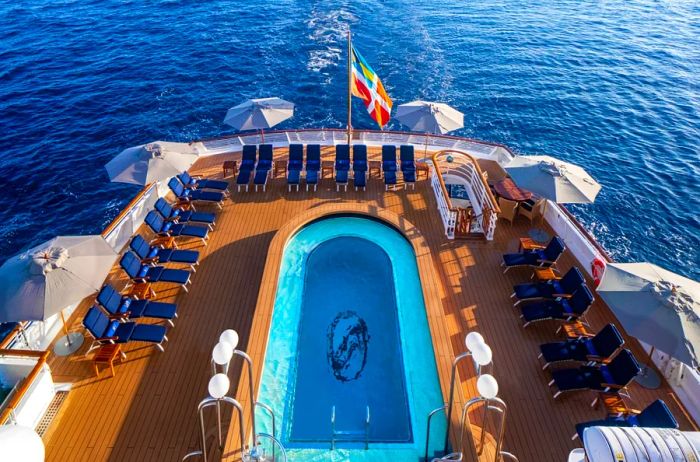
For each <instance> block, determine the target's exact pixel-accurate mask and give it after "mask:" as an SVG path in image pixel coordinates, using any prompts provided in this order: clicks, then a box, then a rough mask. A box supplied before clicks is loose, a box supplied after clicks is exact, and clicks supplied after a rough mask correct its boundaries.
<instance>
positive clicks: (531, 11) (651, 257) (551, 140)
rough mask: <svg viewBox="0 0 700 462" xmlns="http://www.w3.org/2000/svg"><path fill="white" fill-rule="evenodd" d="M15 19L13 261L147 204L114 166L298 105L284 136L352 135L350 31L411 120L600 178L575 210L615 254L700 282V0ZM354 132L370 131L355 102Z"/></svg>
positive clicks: (7, 164) (1, 25) (7, 95)
mask: <svg viewBox="0 0 700 462" xmlns="http://www.w3.org/2000/svg"><path fill="white" fill-rule="evenodd" d="M421 3H425V5H421ZM0 18H2V20H1V21H0V178H1V179H2V188H1V189H0V191H1V194H2V197H3V200H2V207H0V236H2V239H0V260H4V259H5V258H7V257H8V256H10V255H12V254H14V253H16V252H18V251H20V250H22V249H23V248H26V247H27V246H29V245H32V244H37V243H39V242H41V241H43V240H46V239H48V238H50V237H53V236H54V235H56V234H76V233H98V232H100V231H101V230H102V228H103V227H104V226H105V225H106V224H108V223H109V222H110V221H111V220H112V218H114V217H115V216H116V215H117V213H118V212H119V210H120V209H121V208H122V207H123V206H124V205H125V204H126V203H127V202H128V201H129V199H130V198H131V197H132V196H133V195H134V194H135V193H136V192H137V191H138V188H137V187H134V186H128V185H119V184H111V183H109V182H108V179H107V175H106V173H105V172H104V170H103V168H102V166H103V165H104V164H105V163H106V162H107V161H108V160H109V159H110V158H111V157H112V156H114V155H116V154H117V153H119V152H120V151H121V150H122V149H124V148H126V147H129V146H132V145H136V144H141V143H145V142H149V141H152V140H157V139H167V140H176V141H188V140H191V139H195V138H201V137H210V136H216V135H224V134H228V133H231V129H230V128H229V127H227V126H225V125H224V124H223V123H222V120H223V117H224V115H225V113H226V110H227V108H229V107H230V106H232V105H234V104H237V103H238V102H240V101H242V100H243V99H245V98H250V97H259V96H280V97H282V98H285V99H288V100H290V101H293V102H294V103H296V104H297V110H296V115H295V117H294V118H293V119H291V120H289V121H287V122H285V123H284V124H282V125H281V126H280V128H285V127H342V126H343V125H344V118H345V94H346V93H345V92H346V87H345V85H346V75H345V59H346V57H345V55H344V47H345V41H344V40H345V31H346V29H347V27H348V26H350V27H351V28H352V31H353V36H354V43H355V45H356V46H357V48H358V49H359V50H360V51H361V52H362V54H363V55H364V56H365V58H366V59H367V60H368V61H369V62H370V63H371V64H372V65H373V67H374V68H375V70H376V71H377V72H378V74H379V75H380V77H381V78H382V79H383V81H384V84H385V86H386V88H387V90H388V92H389V94H390V95H391V96H392V97H393V99H394V101H395V104H400V103H402V102H408V101H411V100H414V99H418V98H421V99H427V100H435V101H443V102H447V103H449V104H451V105H453V106H454V107H456V108H458V109H459V110H461V111H462V112H464V113H465V128H464V129H463V130H460V131H459V132H457V134H459V135H465V136H470V137H475V138H481V139H485V140H491V141H497V142H501V143H505V144H507V145H509V146H511V147H512V148H513V149H514V150H516V151H518V152H522V153H547V154H550V155H553V156H556V157H560V158H562V159H565V160H568V161H572V162H575V163H578V164H580V165H582V166H584V167H585V168H586V169H588V171H589V172H591V173H592V175H593V176H594V177H595V178H596V179H597V180H598V181H599V182H600V183H601V184H602V185H603V191H602V192H601V194H600V195H599V196H598V200H597V201H596V203H595V204H593V205H587V206H576V207H572V209H573V210H574V212H575V213H576V215H577V216H578V217H580V219H581V220H582V222H583V223H584V224H585V225H586V226H587V227H588V228H589V229H590V230H591V231H592V232H593V234H594V235H595V236H596V237H597V238H598V239H599V241H600V242H601V243H602V244H603V245H604V246H605V247H606V248H607V249H608V250H609V251H610V253H611V254H612V255H613V257H614V258H616V259H618V260H621V261H643V260H648V261H652V262H655V263H658V264H661V265H663V266H665V267H668V268H669V269H672V270H675V271H678V272H680V273H682V274H685V275H687V276H690V277H693V278H695V279H700V212H699V207H698V204H700V3H699V2H697V1H694V0H693V1H686V0H675V1H674V0H672V1H662V0H656V1H654V0H611V1H605V0H599V1H580V0H575V1H574V0H556V1H554V0H525V1H516V0H510V1H501V0H488V1H486V0H471V1H466V0H463V1H455V0H444V1H441V2H428V1H426V2H415V1H404V0H386V1H381V2H377V1H369V0H362V1H354V2H350V1H343V0H318V1H305V0H297V1H293V0H287V1H275V2H269V1H261V0H249V1H247V2H243V1H236V2H231V1H222V0H211V1H206V2H203V1H194V0H192V1H148V2H141V1H138V2H137V1H115V0H80V1H66V0H56V1H48V0H34V1H26V2H14V1H8V0H1V1H0ZM353 121H354V124H355V126H357V127H373V125H372V122H371V120H370V119H369V117H368V116H367V115H366V113H365V112H364V109H363V108H362V106H361V103H360V102H359V101H357V102H356V104H355V112H354V120H353ZM389 128H393V129H400V128H401V126H400V125H398V124H397V123H395V122H393V123H391V124H390V126H389Z"/></svg>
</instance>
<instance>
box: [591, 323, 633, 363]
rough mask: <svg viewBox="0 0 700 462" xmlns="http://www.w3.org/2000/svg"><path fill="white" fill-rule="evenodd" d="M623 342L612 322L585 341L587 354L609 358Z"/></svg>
mask: <svg viewBox="0 0 700 462" xmlns="http://www.w3.org/2000/svg"><path fill="white" fill-rule="evenodd" d="M624 343H625V341H624V339H623V338H622V335H620V332H619V331H618V330H617V328H616V327H615V326H614V325H613V324H607V325H606V326H605V327H603V328H602V329H601V330H600V332H598V333H597V334H596V335H595V337H593V338H592V339H589V340H587V341H586V346H587V348H588V350H589V354H591V355H596V356H600V357H601V358H609V357H610V356H612V355H613V353H615V352H616V351H617V350H618V349H619V348H620V347H621V346H622V345H623V344H624Z"/></svg>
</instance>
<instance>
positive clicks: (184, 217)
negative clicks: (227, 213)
mask: <svg viewBox="0 0 700 462" xmlns="http://www.w3.org/2000/svg"><path fill="white" fill-rule="evenodd" d="M177 212H178V213H177V215H176V216H177V217H178V221H179V222H180V223H182V222H189V221H192V222H195V223H207V224H212V223H214V222H215V221H216V215H215V214H213V213H210V212H195V211H194V210H177Z"/></svg>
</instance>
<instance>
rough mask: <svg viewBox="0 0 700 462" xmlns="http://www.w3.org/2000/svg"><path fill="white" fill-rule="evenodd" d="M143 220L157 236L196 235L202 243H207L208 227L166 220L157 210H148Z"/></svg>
mask: <svg viewBox="0 0 700 462" xmlns="http://www.w3.org/2000/svg"><path fill="white" fill-rule="evenodd" d="M145 222H146V224H147V225H148V227H149V228H151V231H153V232H154V233H156V234H157V235H159V236H172V237H196V238H199V239H201V240H202V242H203V243H204V245H207V238H208V237H209V228H208V227H205V226H196V225H185V224H182V223H175V222H173V221H166V220H165V219H164V218H163V215H161V214H160V213H158V211H157V210H151V211H150V212H148V214H147V215H146V219H145Z"/></svg>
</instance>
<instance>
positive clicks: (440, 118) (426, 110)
mask: <svg viewBox="0 0 700 462" xmlns="http://www.w3.org/2000/svg"><path fill="white" fill-rule="evenodd" d="M396 118H397V119H398V120H399V122H401V123H402V124H404V125H406V126H407V127H408V128H409V129H410V130H412V131H416V132H425V133H426V136H425V152H424V155H425V154H427V152H428V138H429V135H428V134H431V133H432V134H435V135H437V134H445V133H448V132H451V131H453V130H457V129H459V128H462V127H464V114H462V113H461V112H459V111H458V110H457V109H455V108H453V107H451V106H448V105H447V104H445V103H434V102H431V101H420V100H418V101H412V102H410V103H406V104H402V105H400V106H399V107H398V108H397V110H396Z"/></svg>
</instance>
